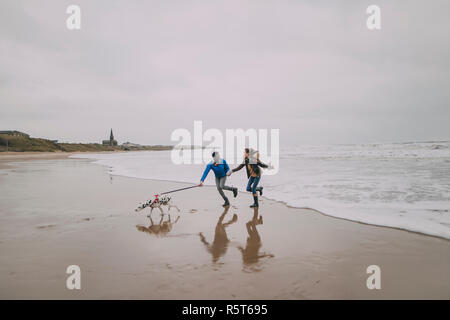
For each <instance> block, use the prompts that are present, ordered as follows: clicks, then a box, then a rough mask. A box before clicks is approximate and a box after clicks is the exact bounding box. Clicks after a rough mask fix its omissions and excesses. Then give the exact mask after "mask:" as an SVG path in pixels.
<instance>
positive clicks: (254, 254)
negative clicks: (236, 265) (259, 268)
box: [238, 207, 274, 267]
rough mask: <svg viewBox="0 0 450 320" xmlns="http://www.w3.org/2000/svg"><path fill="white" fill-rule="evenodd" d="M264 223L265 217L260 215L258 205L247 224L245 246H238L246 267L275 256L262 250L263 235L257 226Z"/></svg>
mask: <svg viewBox="0 0 450 320" xmlns="http://www.w3.org/2000/svg"><path fill="white" fill-rule="evenodd" d="M260 224H263V218H262V216H260V215H259V209H258V207H256V208H254V213H253V218H252V220H250V221H248V222H247V223H246V224H245V227H246V228H247V233H248V237H247V242H246V244H245V248H244V247H242V246H238V249H239V250H240V251H241V253H242V262H243V264H244V266H245V267H251V266H253V265H254V264H257V263H258V262H259V261H260V259H262V258H273V257H274V255H273V254H271V253H265V252H260V249H261V247H262V241H261V237H260V235H259V232H258V229H257V228H256V226H258V225H260Z"/></svg>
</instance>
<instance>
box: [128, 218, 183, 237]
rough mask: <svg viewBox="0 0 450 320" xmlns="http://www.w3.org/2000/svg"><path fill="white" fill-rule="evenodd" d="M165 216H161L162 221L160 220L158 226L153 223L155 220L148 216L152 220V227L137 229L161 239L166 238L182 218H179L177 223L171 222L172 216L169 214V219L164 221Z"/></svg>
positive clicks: (138, 227) (141, 226)
mask: <svg viewBox="0 0 450 320" xmlns="http://www.w3.org/2000/svg"><path fill="white" fill-rule="evenodd" d="M164 216H165V214H162V215H161V219H160V220H159V222H158V223H157V224H155V223H154V222H153V219H152V217H151V216H148V218H149V219H150V225H149V226H148V227H146V226H143V225H137V226H136V229H138V230H139V231H142V232H146V233H149V234H153V235H156V236H160V237H163V236H166V235H167V234H168V233H169V232H170V231H171V230H172V228H173V225H174V224H175V223H177V222H178V220H179V219H180V216H177V218H176V219H175V221H172V220H171V218H170V214H168V219H167V220H165V221H164Z"/></svg>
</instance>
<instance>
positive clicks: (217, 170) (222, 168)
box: [200, 159, 230, 181]
mask: <svg viewBox="0 0 450 320" xmlns="http://www.w3.org/2000/svg"><path fill="white" fill-rule="evenodd" d="M211 169H212V171H214V174H215V175H216V178H222V177H225V175H226V174H227V172H228V171H229V170H230V167H229V166H228V164H227V162H226V161H225V159H220V161H219V163H218V164H217V165H216V166H215V165H214V161H211V162H210V163H208V165H207V166H206V169H205V171H204V172H203V176H202V178H201V179H200V180H201V181H205V179H206V176H207V175H208V173H209V170H211Z"/></svg>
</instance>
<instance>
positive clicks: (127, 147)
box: [122, 141, 142, 150]
mask: <svg viewBox="0 0 450 320" xmlns="http://www.w3.org/2000/svg"><path fill="white" fill-rule="evenodd" d="M141 147H142V146H141V145H140V144H137V143H131V142H128V141H127V142H125V143H122V148H124V149H125V150H131V149H139V148H141Z"/></svg>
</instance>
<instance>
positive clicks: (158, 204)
mask: <svg viewBox="0 0 450 320" xmlns="http://www.w3.org/2000/svg"><path fill="white" fill-rule="evenodd" d="M171 199H172V197H169V196H162V197H161V198H158V196H155V199H153V200H147V201H146V202H144V203H141V204H140V205H139V207H137V208H136V210H134V211H136V212H139V211H141V210H143V209H145V208H147V207H149V208H150V214H149V215H148V216H150V215H151V214H152V212H153V209H155V208H158V209H159V210H160V211H161V214H164V211H163V209H162V206H167V208H168V210H169V211H170V208H176V209H177V210H178V212H180V209H179V208H178V207H177V206H176V205H174V204H172V203H171V202H170V200H171Z"/></svg>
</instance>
